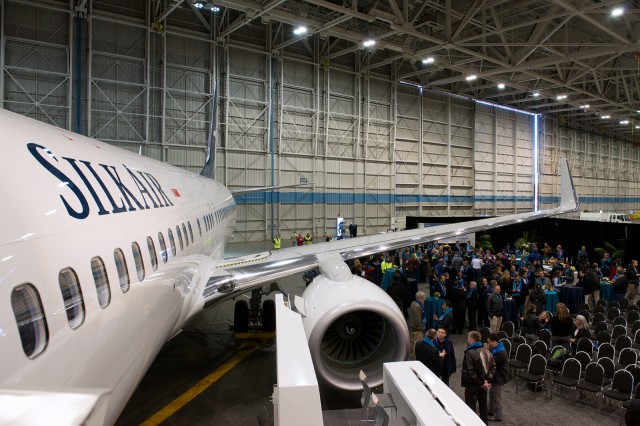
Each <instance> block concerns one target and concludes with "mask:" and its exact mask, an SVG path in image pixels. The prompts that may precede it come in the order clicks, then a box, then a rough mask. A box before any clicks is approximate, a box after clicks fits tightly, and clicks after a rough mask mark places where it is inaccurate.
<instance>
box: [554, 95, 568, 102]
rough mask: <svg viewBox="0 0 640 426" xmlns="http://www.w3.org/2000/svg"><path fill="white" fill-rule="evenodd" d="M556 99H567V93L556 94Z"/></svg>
mask: <svg viewBox="0 0 640 426" xmlns="http://www.w3.org/2000/svg"><path fill="white" fill-rule="evenodd" d="M556 99H557V100H559V101H561V100H563V99H567V95H558V96H556Z"/></svg>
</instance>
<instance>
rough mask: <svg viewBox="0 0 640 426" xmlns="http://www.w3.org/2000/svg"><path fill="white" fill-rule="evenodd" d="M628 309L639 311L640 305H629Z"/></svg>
mask: <svg viewBox="0 0 640 426" xmlns="http://www.w3.org/2000/svg"><path fill="white" fill-rule="evenodd" d="M627 311H635V312H638V311H640V306H638V305H629V307H628V308H627Z"/></svg>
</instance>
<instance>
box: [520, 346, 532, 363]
mask: <svg viewBox="0 0 640 426" xmlns="http://www.w3.org/2000/svg"><path fill="white" fill-rule="evenodd" d="M532 354H533V350H532V349H531V346H529V345H527V344H526V343H521V344H520V346H518V349H516V360H517V361H521V362H524V363H525V364H528V363H529V361H531V355H532Z"/></svg>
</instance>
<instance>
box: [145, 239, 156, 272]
mask: <svg viewBox="0 0 640 426" xmlns="http://www.w3.org/2000/svg"><path fill="white" fill-rule="evenodd" d="M147 248H148V249H149V256H150V257H151V267H152V268H153V270H154V271H155V270H156V269H158V255H157V254H156V245H155V244H154V243H153V238H151V237H147Z"/></svg>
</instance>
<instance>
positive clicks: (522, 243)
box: [515, 231, 540, 251]
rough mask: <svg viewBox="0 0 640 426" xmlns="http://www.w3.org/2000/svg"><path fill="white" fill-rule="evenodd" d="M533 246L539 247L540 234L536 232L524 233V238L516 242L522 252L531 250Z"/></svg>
mask: <svg viewBox="0 0 640 426" xmlns="http://www.w3.org/2000/svg"><path fill="white" fill-rule="evenodd" d="M531 244H536V245H539V244H540V243H539V240H538V234H536V231H524V232H523V233H522V237H520V238H518V239H517V240H516V242H515V245H516V247H517V248H519V249H520V250H526V251H530V250H531Z"/></svg>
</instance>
